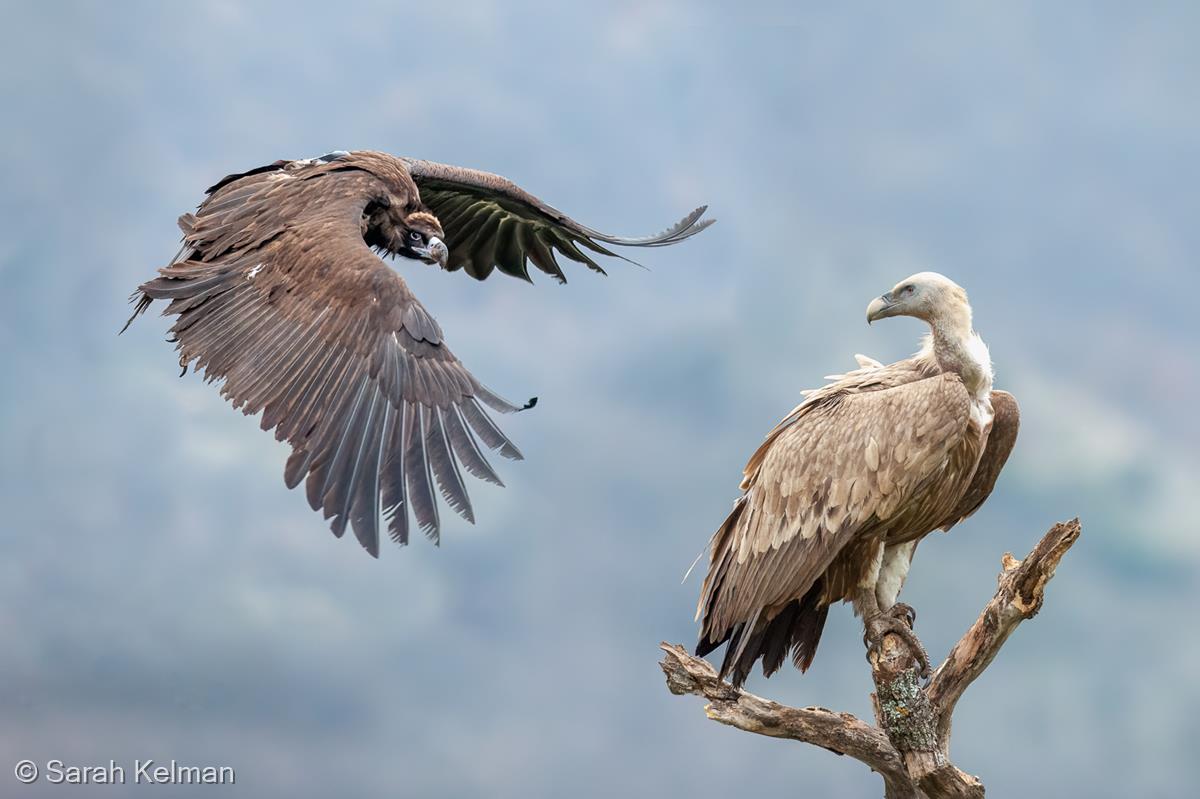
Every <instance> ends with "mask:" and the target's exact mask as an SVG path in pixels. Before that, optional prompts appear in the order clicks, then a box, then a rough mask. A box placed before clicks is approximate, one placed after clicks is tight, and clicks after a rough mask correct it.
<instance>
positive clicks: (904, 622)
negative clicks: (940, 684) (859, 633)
mask: <svg viewBox="0 0 1200 799" xmlns="http://www.w3.org/2000/svg"><path fill="white" fill-rule="evenodd" d="M894 607H895V606H893V608H894ZM904 607H906V608H908V606H907V605H905V606H904ZM908 610H909V611H910V612H911V611H912V608H908ZM905 615H906V614H905ZM865 628H866V633H865V635H864V636H863V641H864V642H865V643H866V644H867V660H870V659H871V655H872V654H875V653H881V651H882V647H883V639H884V638H885V637H886V636H888V635H895V636H896V637H897V638H900V639H901V640H903V641H904V643H906V644H908V649H909V651H910V652H911V653H912V655H913V657H915V658H916V659H917V664H918V666H919V667H920V668H919V670H918V671H917V674H918V675H919V676H920V677H921V679H923V680H928V679H929V678H930V677H931V676H933V670H932V669H931V668H930V667H929V654H928V653H927V652H926V651H925V647H924V645H923V644H922V643H921V641H920V639H918V638H917V636H916V633H914V632H913V631H912V627H910V626H909V624H908V619H907V618H906V617H902V616H900V615H893V612H892V610H886V611H883V612H881V613H879V614H878V615H876V616H872V617H871V618H870V619H868V620H867V621H866V624H865Z"/></svg>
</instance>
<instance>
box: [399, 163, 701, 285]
mask: <svg viewBox="0 0 1200 799" xmlns="http://www.w3.org/2000/svg"><path fill="white" fill-rule="evenodd" d="M401 160H403V161H404V163H405V164H407V166H408V170H409V173H410V174H411V175H412V178H413V180H414V181H415V182H416V184H417V187H418V188H419V189H420V192H421V201H422V202H424V203H425V205H427V206H428V207H429V209H430V210H431V211H433V213H434V214H436V215H437V217H438V220H439V221H440V222H441V224H442V229H443V230H444V231H445V233H446V245H447V246H448V247H449V248H450V261H449V265H448V267H447V268H449V269H465V270H466V272H467V274H469V275H471V276H472V277H474V278H477V279H479V280H483V279H484V278H486V277H487V276H488V275H490V274H491V273H492V270H493V269H495V268H499V270H500V271H501V272H504V273H505V274H509V275H513V276H515V277H520V278H523V279H525V280H528V279H529V268H528V262H529V261H532V262H533V264H534V266H536V267H537V268H538V269H540V270H541V271H543V272H545V273H546V274H548V275H551V276H553V277H555V278H557V279H558V280H559V281H561V282H566V275H565V274H563V271H562V268H561V267H560V266H559V264H558V261H557V260H556V259H555V253H558V254H559V255H562V256H565V257H566V258H568V259H570V260H572V261H577V262H579V263H582V264H585V265H587V266H588V267H589V268H591V269H594V270H595V271H597V272H601V273H603V272H604V270H603V269H602V268H601V267H600V265H599V264H598V263H596V261H595V259H594V258H593V257H592V255H590V254H589V253H595V254H598V255H607V256H613V257H618V258H619V257H621V256H619V255H617V254H616V253H614V252H612V251H611V250H609V249H608V248H606V247H604V246H603V245H604V244H615V245H619V246H622V247H662V246H666V245H668V244H675V243H676V242H680V241H683V240H684V239H686V238H689V237H691V236H694V235H696V234H697V233H699V232H700V231H701V230H703V229H704V228H706V227H708V226H709V225H711V224H712V223H713V221H714V220H711V219H708V220H704V221H701V220H700V217H701V216H702V215H703V214H704V212H705V210H707V206H702V207H700V208H697V209H696V210H695V211H693V212H692V213H690V214H688V215H687V216H685V217H684V218H683V219H682V220H680V221H679V222H678V223H676V224H675V225H672V226H671V227H670V228H668V229H667V230H665V231H663V232H662V233H659V234H657V235H654V236H643V237H638V238H624V237H621V236H611V235H609V234H606V233H601V232H599V231H597V230H593V229H591V228H589V227H587V226H585V225H581V224H580V223H578V222H576V221H575V220H574V219H571V218H570V217H569V216H567V215H566V214H564V213H563V212H562V211H559V210H558V209H557V208H554V207H553V206H551V205H549V204H547V203H544V202H542V201H541V200H539V199H538V198H537V197H535V196H533V195H532V194H530V193H529V192H527V191H525V190H524V189H522V188H521V187H520V186H517V185H516V184H515V183H513V182H512V181H510V180H508V179H506V178H502V177H500V176H499V175H493V174H491V173H489V172H481V171H479V170H475V169H465V168H463V167H456V166H449V165H447V164H437V163H434V162H432V161H421V160H417V159H408V158H405V159H401ZM581 248H582V249H581ZM585 250H586V251H588V252H585Z"/></svg>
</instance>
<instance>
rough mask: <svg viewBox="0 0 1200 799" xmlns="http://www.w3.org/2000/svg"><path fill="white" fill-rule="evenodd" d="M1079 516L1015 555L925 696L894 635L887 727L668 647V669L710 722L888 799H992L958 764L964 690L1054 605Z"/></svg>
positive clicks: (878, 684) (886, 647)
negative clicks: (830, 765)
mask: <svg viewBox="0 0 1200 799" xmlns="http://www.w3.org/2000/svg"><path fill="white" fill-rule="evenodd" d="M1079 535H1080V525H1079V520H1078V519H1073V520H1071V521H1069V522H1060V523H1058V524H1056V525H1054V527H1052V528H1051V529H1050V531H1049V532H1047V533H1046V535H1045V536H1044V537H1043V538H1042V540H1041V541H1040V542H1038V544H1037V546H1035V547H1034V548H1033V551H1032V552H1030V553H1029V556H1028V557H1027V558H1026V559H1025V560H1024V561H1018V560H1016V559H1015V558H1013V557H1012V555H1011V554H1005V556H1004V560H1003V566H1004V570H1003V571H1002V572H1001V573H1000V577H999V587H998V588H997V590H996V594H995V596H994V597H992V599H991V601H989V602H988V604H987V606H986V607H984V609H983V612H982V613H981V614H980V616H979V619H978V620H977V621H976V622H975V623H974V624H973V625H972V626H971V628H970V629H969V630H967V632H966V634H965V635H963V637H962V639H961V640H960V641H959V642H958V643H957V644H955V646H954V648H953V649H952V650H951V652H950V654H949V656H948V657H947V658H946V660H945V661H944V662H943V663H942V664H941V665H940V666H939V667H938V669H937V671H936V672H935V673H934V675H933V679H932V680H931V681H930V684H929V686H928V687H926V688H924V689H922V688H921V686H920V682H919V678H918V668H919V667H918V662H917V658H916V654H915V652H914V651H913V650H912V649H911V648H910V645H909V643H908V642H907V641H905V640H904V638H903V637H901V636H899V635H895V634H892V633H889V634H888V635H886V636H884V638H883V640H882V641H881V642H879V645H878V646H877V647H876V648H875V649H873V650H871V651H869V653H868V659H869V661H870V663H871V676H872V678H873V679H874V681H875V694H874V695H873V696H872V699H873V702H874V707H875V719H876V724H877V725H878V726H872V725H870V724H868V723H866V722H865V721H863V720H861V719H859V718H857V717H855V716H853V715H851V714H849V713H836V712H834V711H832V710H826V709H825V708H820V707H806V708H792V707H787V706H785V705H780V704H778V703H777V702H772V701H771V700H769V699H763V698H761V697H758V696H755V695H754V694H751V693H747V692H745V691H743V690H741V689H738V688H734V687H733V686H731V685H729V684H728V683H725V682H722V681H721V680H720V679H718V677H717V672H716V670H715V669H714V668H713V667H712V666H711V665H709V663H708V662H707V661H704V660H701V659H700V658H695V657H692V656H691V655H690V654H688V652H687V651H686V650H685V649H684V648H683V647H681V646H678V645H671V644H666V643H664V644H662V645H661V647H662V650H663V652H665V653H666V654H665V656H664V657H663V659H662V661H661V662H660V664H659V665H660V666H661V667H662V670H663V673H664V674H665V675H666V677H667V687H668V688H669V689H670V691H671V693H674V694H695V695H697V696H703V697H705V698H706V699H708V700H709V704H708V706H707V707H706V708H705V713H706V714H707V715H708V717H709V718H711V719H713V720H714V721H718V722H720V723H722V724H727V725H729V726H731V727H737V728H738V729H740V730H745V731H747V732H753V733H756V734H758V735H769V736H771V737H774V738H791V739H794V740H797V741H803V742H805V743H810V744H814V745H816V746H820V747H823V748H825V749H828V750H830V751H832V752H835V753H837V754H839V755H841V754H845V755H849V756H851V757H853V758H855V759H856V760H859V761H861V762H863V763H865V764H866V765H868V766H869V767H871V769H873V770H874V771H876V772H878V773H879V774H880V775H881V776H882V777H883V780H884V792H885V796H886V797H887V799H982V797H983V783H982V782H980V781H979V779H978V778H977V777H973V776H971V775H969V774H966V773H964V772H963V771H961V770H959V769H958V768H957V767H955V765H954V764H953V763H951V762H950V754H949V753H950V728H951V717H952V716H953V713H954V708H955V705H956V704H957V702H958V700H959V698H960V697H961V696H962V694H963V692H964V691H965V690H966V689H967V686H968V685H970V684H971V683H972V682H973V681H974V680H975V679H976V678H977V677H978V676H979V675H980V674H982V673H983V670H984V669H986V668H987V667H988V664H990V663H991V662H992V660H993V659H994V658H995V657H996V653H997V652H999V651H1000V647H1001V646H1003V645H1004V642H1005V641H1006V640H1007V639H1008V636H1009V635H1011V634H1012V631H1013V630H1015V629H1016V627H1017V625H1019V624H1020V623H1021V622H1022V621H1023V620H1024V619H1028V618H1032V617H1033V616H1034V615H1036V614H1037V612H1038V611H1039V610H1040V609H1041V607H1042V603H1043V601H1044V599H1045V589H1046V583H1048V582H1049V581H1050V578H1051V577H1053V576H1054V570H1055V569H1056V568H1057V566H1058V563H1059V561H1061V560H1062V556H1063V555H1064V554H1065V553H1066V551H1067V550H1068V549H1070V547H1071V545H1072V544H1074V543H1075V541H1076V540H1077V539H1078V538H1079Z"/></svg>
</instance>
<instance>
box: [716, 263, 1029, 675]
mask: <svg viewBox="0 0 1200 799" xmlns="http://www.w3.org/2000/svg"><path fill="white" fill-rule="evenodd" d="M889 316H914V317H916V318H918V319H922V320H924V321H925V322H927V323H928V324H929V327H930V330H931V333H930V335H929V336H928V337H927V338H926V339H925V341H924V344H923V346H922V348H921V350H920V352H918V353H917V354H916V355H914V356H913V357H911V358H908V359H906V360H902V361H898V362H896V363H893V364H889V365H887V366H884V365H883V364H880V363H879V362H878V361H873V360H871V359H869V358H865V357H863V356H858V360H859V366H860V368H859V369H856V370H855V371H852V372H849V373H847V374H845V375H835V376H831V377H829V378H827V379H829V380H832V381H833V382H831V383H829V384H828V385H826V386H824V387H822V388H819V389H815V390H812V391H808V392H804V393H805V395H806V399H805V400H804V402H802V403H801V404H800V405H799V406H798V407H797V408H796V409H795V410H793V411H792V412H791V413H790V414H788V415H787V416H786V417H785V418H784V419H783V421H781V422H780V423H779V424H778V425H777V426H776V427H775V429H774V430H772V431H771V432H770V433H769V434H768V435H767V438H766V440H765V441H764V442H763V443H762V445H761V446H760V447H759V448H758V450H757V451H756V452H755V453H754V455H753V456H752V457H751V458H750V462H749V463H748V464H747V465H746V469H745V472H744V479H743V480H742V485H741V488H742V490H743V492H744V493H743V494H742V496H741V497H739V498H738V500H737V501H736V502H735V503H734V506H733V511H732V512H731V513H730V514H729V516H728V517H727V518H726V519H725V522H724V523H723V524H722V525H721V526H720V528H719V529H718V530H717V532H716V533H715V534H714V535H713V538H712V542H711V552H710V560H709V570H708V575H707V576H706V577H705V580H704V586H703V588H702V590H701V596H700V603H699V607H698V608H697V611H696V617H697V619H702V620H703V621H702V626H701V632H700V642H699V644H698V645H697V647H696V654H697V655H701V656H703V655H707V654H708V653H709V652H712V651H713V650H714V649H716V648H717V647H718V646H720V645H721V644H723V643H728V647H727V649H726V651H725V657H724V661H723V662H722V664H721V677H722V678H725V677H729V678H730V679H731V680H732V682H733V684H734V685H741V684H742V683H743V682H745V680H746V677H747V676H748V675H749V673H750V670H751V669H752V668H753V666H754V663H755V661H757V660H758V659H759V658H761V659H762V668H763V673H764V674H765V675H766V676H768V677H769V676H771V674H773V673H774V672H775V671H777V670H778V669H779V667H780V666H781V665H783V659H784V657H785V656H786V655H788V654H790V655H791V657H792V661H793V662H794V663H795V665H796V666H797V667H798V668H799V669H800V670H801V671H805V670H807V669H808V667H809V665H811V664H812V660H813V656H814V655H815V654H816V650H817V644H818V642H819V641H820V638H821V630H822V628H823V627H824V626H825V617H826V614H827V612H828V609H829V606H830V605H831V604H832V603H834V602H836V601H838V600H841V601H846V602H852V603H853V605H854V609H855V612H856V613H858V614H859V615H860V616H862V617H863V619H864V621H865V623H866V628H867V637H868V639H869V640H870V642H871V643H872V646H878V644H879V641H880V640H881V639H882V636H883V635H884V634H886V633H888V632H895V633H897V634H899V635H901V636H903V637H905V638H906V640H909V641H910V642H912V643H914V649H915V650H916V651H918V652H919V653H920V657H921V658H922V660H923V662H922V664H921V665H922V669H923V671H924V672H926V673H928V670H929V662H928V658H927V657H925V656H924V651H923V650H921V649H920V646H919V644H917V643H916V641H915V637H914V636H913V635H912V631H911V626H912V621H913V614H912V609H911V608H909V607H908V606H907V605H902V604H896V597H897V595H898V594H899V593H900V588H901V586H903V584H904V578H905V576H906V575H907V574H908V568H909V564H910V563H911V560H912V556H913V551H914V550H915V549H916V546H917V543H918V542H919V541H920V540H921V539H922V538H923V537H924V536H925V535H927V534H928V533H930V532H932V531H933V530H937V529H941V530H948V529H950V528H951V527H953V526H954V525H955V524H958V523H959V522H960V521H962V520H963V519H965V518H966V517H968V516H970V515H971V514H972V513H974V512H975V511H976V510H978V509H979V506H980V505H982V504H983V502H984V500H986V499H987V497H988V495H989V494H991V492H992V487H993V486H994V485H995V483H996V478H997V477H998V476H999V474H1000V470H1001V469H1002V468H1003V467H1004V462H1005V461H1006V460H1007V459H1008V455H1009V453H1010V452H1011V451H1012V447H1013V443H1014V442H1015V441H1016V438H1017V426H1018V423H1019V412H1018V409H1017V402H1016V400H1015V399H1013V396H1012V395H1011V394H1008V393H1007V392H1004V391H993V390H992V364H991V359H990V357H989V355H988V349H987V346H986V345H985V344H984V343H983V340H982V339H981V338H980V337H979V334H978V333H976V332H975V331H974V329H972V326H971V306H970V305H969V304H968V302H967V294H966V292H965V291H963V289H962V288H961V287H959V286H958V285H957V284H955V283H954V282H953V281H951V280H949V279H948V278H946V277H943V276H942V275H939V274H936V273H934V272H922V273H920V274H916V275H913V276H912V277H910V278H908V279H907V280H904V281H901V282H900V283H898V284H896V286H895V287H894V288H893V289H892V290H891V291H889V292H887V293H886V294H884V295H883V296H881V297H878V298H876V299H874V300H872V301H871V304H870V305H869V306H867V322H868V323H869V322H873V321H875V320H877V319H884V318H886V317H889Z"/></svg>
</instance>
